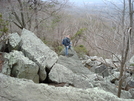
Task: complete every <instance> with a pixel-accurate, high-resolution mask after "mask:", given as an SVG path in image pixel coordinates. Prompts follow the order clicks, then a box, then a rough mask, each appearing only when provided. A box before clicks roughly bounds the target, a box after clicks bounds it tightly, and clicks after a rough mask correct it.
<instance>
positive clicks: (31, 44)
mask: <svg viewBox="0 0 134 101" xmlns="http://www.w3.org/2000/svg"><path fill="white" fill-rule="evenodd" d="M21 51H22V52H23V53H24V54H25V56H26V57H28V58H29V59H31V60H32V61H34V62H35V63H36V64H37V65H38V66H39V68H40V71H39V76H40V80H41V81H44V80H45V79H46V71H45V70H46V68H48V69H51V67H52V66H53V65H54V64H55V63H56V61H57V60H58V55H57V54H56V53H55V52H54V51H53V50H51V49H50V48H49V47H48V46H46V45H45V44H44V43H43V42H42V41H41V40H40V39H39V38H38V37H37V36H36V35H35V34H34V33H32V32H30V31H28V30H26V29H23V31H22V33H21Z"/></svg>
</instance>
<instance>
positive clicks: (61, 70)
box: [49, 64, 94, 88]
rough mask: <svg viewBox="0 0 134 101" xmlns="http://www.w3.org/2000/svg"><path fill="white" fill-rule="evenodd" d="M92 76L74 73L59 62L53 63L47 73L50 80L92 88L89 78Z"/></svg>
mask: <svg viewBox="0 0 134 101" xmlns="http://www.w3.org/2000/svg"><path fill="white" fill-rule="evenodd" d="M90 75H92V74H90ZM93 78H94V77H93V75H92V78H91V76H89V75H84V74H81V75H80V74H79V75H78V74H75V73H74V72H72V70H70V69H68V68H66V67H65V66H63V65H61V64H55V65H54V67H53V68H52V69H51V71H50V73H49V79H50V80H51V81H52V82H55V83H66V84H71V85H73V86H75V87H78V88H92V87H93V85H92V84H91V79H92V80H93Z"/></svg>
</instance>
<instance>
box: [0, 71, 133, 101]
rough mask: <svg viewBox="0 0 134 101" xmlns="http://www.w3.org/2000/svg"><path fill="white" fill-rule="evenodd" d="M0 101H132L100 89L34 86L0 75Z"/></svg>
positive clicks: (26, 81)
mask: <svg viewBox="0 0 134 101" xmlns="http://www.w3.org/2000/svg"><path fill="white" fill-rule="evenodd" d="M0 101H133V99H121V98H117V96H115V95H113V94H112V93H110V92H105V91H104V90H102V89H100V88H89V89H78V88H73V87H54V86H49V85H47V84H35V83H33V82H32V81H31V80H25V79H18V78H12V77H9V76H6V75H3V74H1V73H0Z"/></svg>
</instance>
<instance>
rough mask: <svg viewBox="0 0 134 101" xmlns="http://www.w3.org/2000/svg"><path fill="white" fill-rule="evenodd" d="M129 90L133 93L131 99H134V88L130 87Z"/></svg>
mask: <svg viewBox="0 0 134 101" xmlns="http://www.w3.org/2000/svg"><path fill="white" fill-rule="evenodd" d="M129 92H130V93H131V95H132V97H131V99H134V88H131V89H129Z"/></svg>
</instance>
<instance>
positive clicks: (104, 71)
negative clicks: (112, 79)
mask: <svg viewBox="0 0 134 101" xmlns="http://www.w3.org/2000/svg"><path fill="white" fill-rule="evenodd" d="M90 70H91V71H92V72H94V73H97V74H99V75H101V76H103V77H106V76H108V75H109V72H108V67H106V66H105V65H100V66H94V67H92V68H91V69H90Z"/></svg>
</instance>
